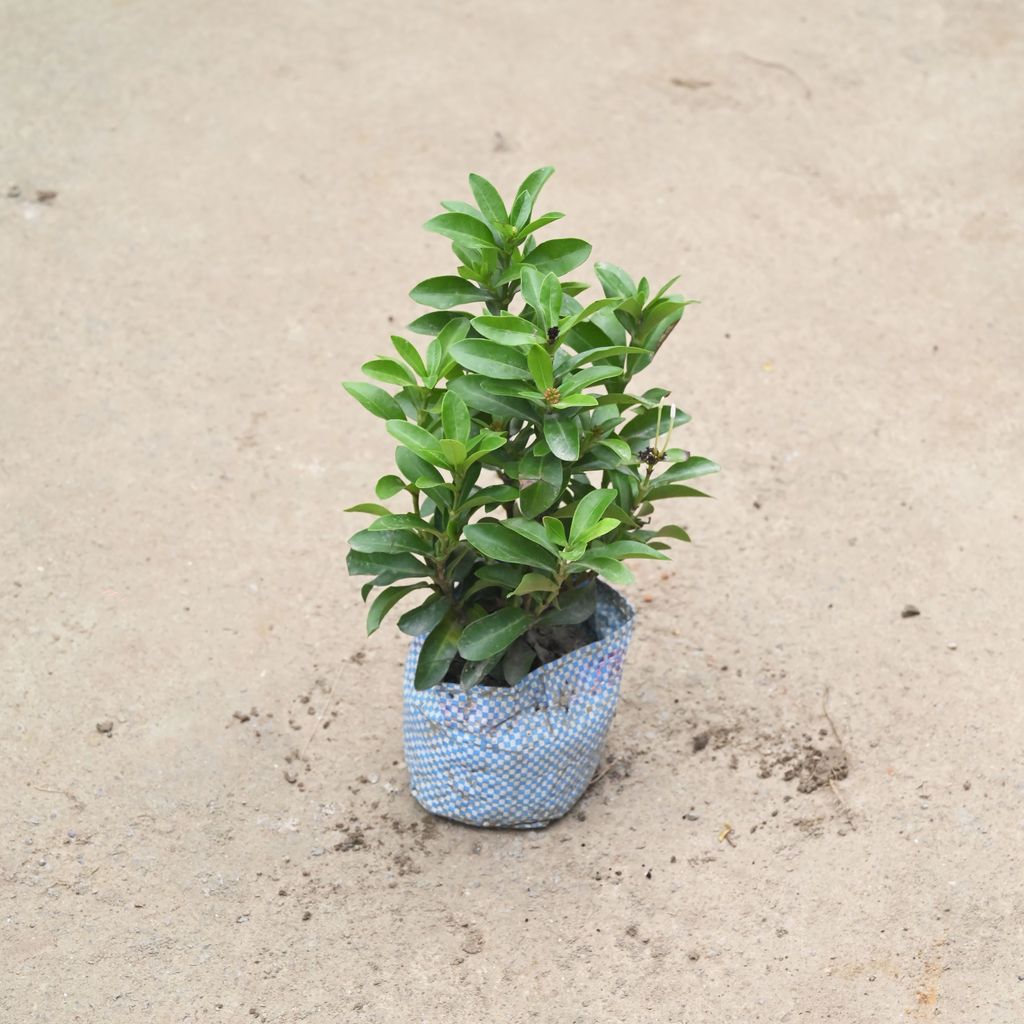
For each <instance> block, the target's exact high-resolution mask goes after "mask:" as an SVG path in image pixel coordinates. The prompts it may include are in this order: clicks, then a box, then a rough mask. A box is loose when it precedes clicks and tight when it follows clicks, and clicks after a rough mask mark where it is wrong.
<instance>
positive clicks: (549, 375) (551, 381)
mask: <svg viewBox="0 0 1024 1024" xmlns="http://www.w3.org/2000/svg"><path fill="white" fill-rule="evenodd" d="M526 363H527V366H528V367H529V369H530V374H531V375H532V376H533V382H534V384H536V385H537V390H538V391H541V392H544V391H546V390H547V389H548V388H553V387H554V386H555V373H554V369H553V368H552V365H551V356H550V355H548V353H547V350H546V349H545V348H544V347H543V346H542V345H531V346H530V348H529V350H528V351H527V353H526Z"/></svg>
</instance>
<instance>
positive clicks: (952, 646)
mask: <svg viewBox="0 0 1024 1024" xmlns="http://www.w3.org/2000/svg"><path fill="white" fill-rule="evenodd" d="M946 646H947V647H948V648H949V649H950V650H951V651H955V650H956V641H955V640H950V641H949V643H948V644H946Z"/></svg>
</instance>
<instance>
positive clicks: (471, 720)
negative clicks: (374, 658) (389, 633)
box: [404, 584, 633, 828]
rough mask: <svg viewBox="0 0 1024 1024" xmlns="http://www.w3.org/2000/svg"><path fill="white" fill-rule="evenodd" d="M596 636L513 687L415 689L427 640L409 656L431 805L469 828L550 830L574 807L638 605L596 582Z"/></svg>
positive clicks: (413, 730) (410, 716)
mask: <svg viewBox="0 0 1024 1024" xmlns="http://www.w3.org/2000/svg"><path fill="white" fill-rule="evenodd" d="M594 625H595V628H596V632H597V636H598V639H597V640H596V641H595V642H594V643H592V644H589V645H587V646H586V647H581V648H579V649H578V650H575V651H572V652H571V653H569V654H567V655H565V656H564V657H562V658H558V659H557V660H555V661H552V662H549V663H548V664H547V665H542V666H541V667H540V668H537V669H535V670H534V671H533V672H531V673H530V674H529V675H527V676H524V677H523V679H521V680H520V681H519V683H517V684H516V685H515V686H513V687H509V688H507V689H506V688H503V687H498V686H476V687H474V688H473V689H472V690H471V691H470V693H469V694H468V695H467V694H466V693H464V692H463V690H462V688H461V687H460V686H458V685H457V684H455V683H442V684H440V685H439V686H434V687H432V688H431V689H429V690H423V691H417V690H416V689H415V688H414V687H413V679H414V678H415V675H416V661H417V659H418V658H419V653H420V648H421V647H422V646H423V637H417V638H416V639H415V640H414V641H413V642H412V646H411V647H410V648H409V657H408V659H407V660H406V663H405V686H404V704H405V710H404V727H405V760H406V764H407V765H408V767H409V779H410V789H411V791H412V795H413V796H414V797H415V798H416V799H417V800H418V801H419V803H420V804H422V805H423V807H425V808H426V809H427V810H428V811H431V812H433V813H434V814H439V815H441V816H442V817H445V818H454V819H455V820H456V821H463V822H466V823H467V824H470V825H483V826H487V827H492V828H498V827H500V828H542V827H543V826H545V825H547V824H549V823H550V822H552V821H554V820H555V819H556V818H560V817H562V815H563V814H566V813H567V812H568V811H569V810H570V809H571V808H572V806H573V804H575V803H576V801H577V800H578V799H579V798H580V797H581V796H582V795H583V792H584V790H585V789H586V788H587V786H588V785H589V784H590V780H591V779H592V778H593V776H594V771H595V769H596V768H597V764H598V761H599V759H600V757H601V747H602V745H603V743H604V739H605V736H607V734H608V728H609V726H610V725H611V721H612V716H613V715H614V714H615V705H616V703H617V702H618V699H619V681H620V680H621V678H622V665H623V662H624V660H625V657H626V649H627V647H628V646H629V641H630V638H631V636H632V634H633V608H632V607H631V605H630V604H629V602H628V601H627V600H626V599H625V598H624V597H622V595H621V594H618V593H617V592H616V591H614V590H612V589H611V588H610V587H607V586H605V585H604V584H598V592H597V608H596V611H595V615H594Z"/></svg>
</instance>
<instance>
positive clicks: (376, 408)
mask: <svg viewBox="0 0 1024 1024" xmlns="http://www.w3.org/2000/svg"><path fill="white" fill-rule="evenodd" d="M342 387H343V388H344V389H345V390H346V391H347V392H348V393H349V394H350V395H351V396H352V397H353V398H354V399H355V400H356V401H357V402H358V403H359V404H360V405H361V406H362V407H363V408H364V409H366V411H367V412H372V413H373V415H374V416H379V417H380V418H381V419H382V420H401V419H405V413H404V412H402V407H401V406H400V405H399V404H398V403H397V402H396V401H395V400H394V398H392V397H391V395H389V394H388V393H387V392H386V391H385V390H384V389H383V388H379V387H377V385H376V384H364V383H363V382H362V381H346V382H345V383H344V384H342Z"/></svg>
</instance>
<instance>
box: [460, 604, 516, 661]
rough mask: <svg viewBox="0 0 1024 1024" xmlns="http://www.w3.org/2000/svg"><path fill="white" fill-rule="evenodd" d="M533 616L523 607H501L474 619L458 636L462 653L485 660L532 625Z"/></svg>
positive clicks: (502, 649)
mask: <svg viewBox="0 0 1024 1024" xmlns="http://www.w3.org/2000/svg"><path fill="white" fill-rule="evenodd" d="M531 621H532V620H531V618H530V616H529V615H527V614H526V612H524V611H523V610H522V609H521V608H511V607H510V608H501V609H499V610H498V611H496V612H492V613H491V614H490V615H485V616H484V617H483V618H482V619H477V620H476V622H471V623H470V624H469V625H468V626H467V627H466V628H465V629H464V630H463V631H462V636H461V637H459V654H461V655H462V656H463V657H464V658H466V659H467V660H469V661H483V660H485V659H486V658H492V657H494V655H495V654H501V653H502V652H503V651H505V650H506V649H507V648H508V647H509V646H510V645H511V644H512V642H513V641H514V640H516V639H518V638H519V637H520V636H522V635H523V633H525V632H526V631H527V629H529V628H530V623H531Z"/></svg>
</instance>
